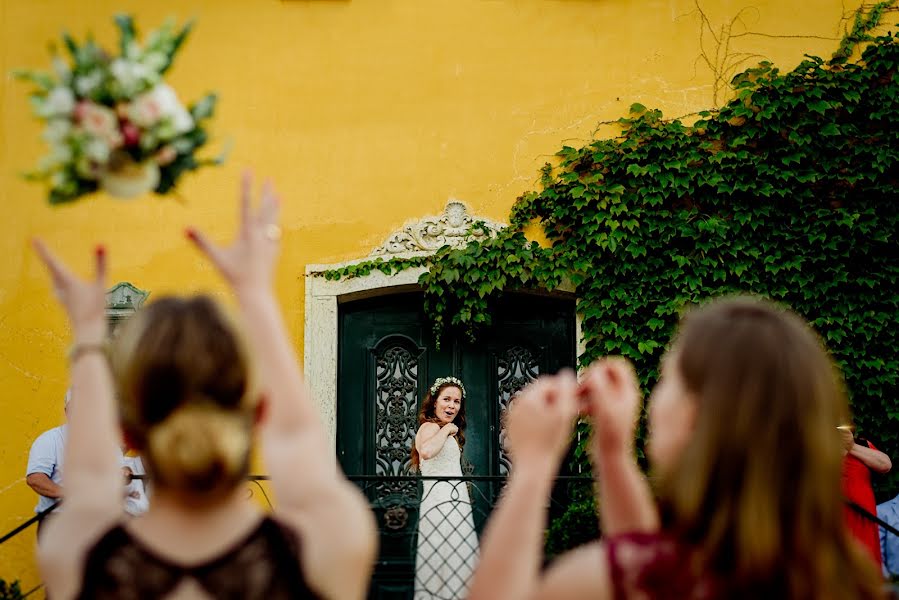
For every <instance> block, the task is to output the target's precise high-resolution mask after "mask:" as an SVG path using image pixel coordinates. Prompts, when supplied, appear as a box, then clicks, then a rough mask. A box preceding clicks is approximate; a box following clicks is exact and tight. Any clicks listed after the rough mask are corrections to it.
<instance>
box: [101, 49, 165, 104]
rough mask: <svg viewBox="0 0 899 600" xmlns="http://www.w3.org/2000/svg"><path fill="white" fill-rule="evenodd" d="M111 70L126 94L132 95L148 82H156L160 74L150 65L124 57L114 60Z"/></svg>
mask: <svg viewBox="0 0 899 600" xmlns="http://www.w3.org/2000/svg"><path fill="white" fill-rule="evenodd" d="M109 70H110V72H111V73H112V76H113V78H114V79H115V81H116V83H117V84H118V85H119V87H120V88H121V92H122V94H124V95H125V96H132V95H134V94H136V93H137V92H138V91H139V90H140V89H141V88H142V87H144V86H145V85H146V84H147V83H154V82H155V81H157V80H158V79H159V74H158V73H156V72H155V71H153V70H152V69H150V68H149V67H148V66H146V65H144V64H142V63H139V62H135V61H133V60H125V59H122V58H117V59H116V60H114V61H112V65H110V67H109Z"/></svg>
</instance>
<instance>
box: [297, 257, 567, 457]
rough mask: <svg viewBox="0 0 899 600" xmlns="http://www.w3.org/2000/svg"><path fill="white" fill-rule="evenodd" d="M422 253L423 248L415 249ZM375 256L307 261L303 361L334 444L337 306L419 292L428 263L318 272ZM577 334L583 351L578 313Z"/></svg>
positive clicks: (335, 436)
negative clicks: (354, 273)
mask: <svg viewBox="0 0 899 600" xmlns="http://www.w3.org/2000/svg"><path fill="white" fill-rule="evenodd" d="M409 254H411V255H415V256H420V255H421V254H422V253H421V252H413V253H409ZM404 255H406V253H393V254H390V255H388V256H385V258H400V257H403V256H404ZM367 260H372V258H371V257H368V258H361V259H356V260H351V261H347V262H343V263H336V264H330V265H323V264H315V265H307V266H306V302H305V310H304V320H305V327H304V336H303V363H304V371H305V374H306V381H307V382H308V385H309V387H310V388H311V391H312V398H313V402H314V403H315V404H316V406H317V407H318V410H319V413H320V414H321V418H322V421H323V423H324V425H325V429H326V431H327V432H328V435H329V436H330V438H331V443H332V444H333V445H334V448H335V450H336V447H337V357H338V354H337V306H338V304H340V303H341V302H346V301H350V300H359V299H362V298H367V297H373V296H382V295H389V294H395V293H401V292H410V291H419V290H420V289H421V288H419V286H418V278H419V277H420V276H421V274H422V273H424V272H425V271H426V269H425V268H424V267H415V268H409V269H405V270H403V271H400V272H398V273H394V274H393V275H386V274H384V273H382V272H381V271H378V270H373V271H372V272H371V273H369V274H368V275H365V276H360V277H352V278H349V279H341V280H339V281H328V280H326V279H325V278H324V277H321V276H316V275H314V273H321V272H323V271H330V270H333V269H339V268H341V267H345V266H349V265H353V264H358V263H360V262H364V261H367ZM558 291H559V292H562V293H569V294H570V293H573V292H574V286H572V285H571V284H570V283H566V284H563V285H562V286H560V287H559V288H558ZM575 339H576V340H577V349H576V350H577V356H580V355H581V354H583V352H584V346H583V342H582V335H581V315H580V313H576V318H575Z"/></svg>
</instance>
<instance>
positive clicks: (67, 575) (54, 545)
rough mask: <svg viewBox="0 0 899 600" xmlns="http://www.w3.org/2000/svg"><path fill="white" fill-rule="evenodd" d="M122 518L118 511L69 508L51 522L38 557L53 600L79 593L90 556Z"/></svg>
mask: <svg viewBox="0 0 899 600" xmlns="http://www.w3.org/2000/svg"><path fill="white" fill-rule="evenodd" d="M121 518H122V515H121V514H119V513H116V512H112V513H110V512H109V511H106V510H102V511H100V510H94V508H93V507H79V506H66V509H65V510H64V511H63V512H62V513H61V514H59V515H58V516H55V517H53V518H52V519H51V520H50V521H49V522H47V525H46V528H45V530H44V531H43V532H42V535H41V544H40V546H38V550H37V558H38V563H39V565H40V568H41V573H42V575H43V579H44V583H45V584H46V586H47V590H48V592H49V593H50V594H52V595H53V597H59V598H71V597H74V596H75V595H76V594H77V593H78V591H79V590H80V589H81V584H82V581H81V580H82V576H83V573H84V563H85V561H86V559H87V555H88V553H89V552H90V551H91V549H92V548H93V547H94V545H95V544H96V543H97V542H98V541H99V540H100V538H101V537H102V536H103V535H105V534H106V533H107V532H108V531H109V530H110V529H112V528H113V527H114V526H115V525H116V524H117V523H118V522H119V521H120V519H121Z"/></svg>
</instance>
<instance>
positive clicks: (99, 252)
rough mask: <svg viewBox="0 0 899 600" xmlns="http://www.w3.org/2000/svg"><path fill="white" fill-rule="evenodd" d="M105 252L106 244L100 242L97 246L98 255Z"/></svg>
mask: <svg viewBox="0 0 899 600" xmlns="http://www.w3.org/2000/svg"><path fill="white" fill-rule="evenodd" d="M104 254H106V246H104V245H103V244H100V245H99V246H97V256H103V255H104Z"/></svg>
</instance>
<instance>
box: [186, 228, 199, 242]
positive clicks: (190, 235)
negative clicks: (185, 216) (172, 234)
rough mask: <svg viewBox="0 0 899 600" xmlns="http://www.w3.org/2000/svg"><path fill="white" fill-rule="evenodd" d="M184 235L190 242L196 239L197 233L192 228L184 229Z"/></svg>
mask: <svg viewBox="0 0 899 600" xmlns="http://www.w3.org/2000/svg"><path fill="white" fill-rule="evenodd" d="M184 235H186V236H187V237H188V238H190V239H192V240H195V239H197V232H196V231H194V229H193V228H192V227H188V228H187V229H185V230H184Z"/></svg>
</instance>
